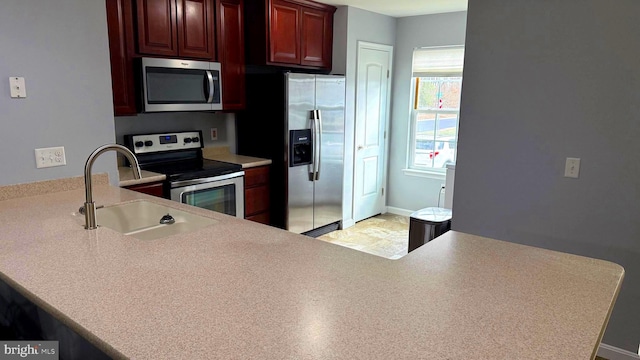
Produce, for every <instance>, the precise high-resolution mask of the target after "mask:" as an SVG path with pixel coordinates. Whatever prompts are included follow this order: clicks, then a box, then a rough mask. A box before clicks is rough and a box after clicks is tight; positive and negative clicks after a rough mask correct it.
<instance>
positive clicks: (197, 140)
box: [191, 136, 200, 142]
mask: <svg viewBox="0 0 640 360" xmlns="http://www.w3.org/2000/svg"><path fill="white" fill-rule="evenodd" d="M191 141H193V142H199V141H200V138H199V137H197V136H196V137H192V138H191Z"/></svg>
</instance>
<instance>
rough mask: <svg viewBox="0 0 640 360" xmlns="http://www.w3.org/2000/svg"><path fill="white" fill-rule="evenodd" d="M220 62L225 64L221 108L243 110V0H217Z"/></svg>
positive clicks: (223, 67)
mask: <svg viewBox="0 0 640 360" xmlns="http://www.w3.org/2000/svg"><path fill="white" fill-rule="evenodd" d="M216 3H217V6H216V9H217V16H218V22H217V24H218V28H217V41H216V44H217V46H218V61H220V63H221V65H222V86H223V88H224V90H223V92H222V108H223V109H224V110H240V109H244V104H245V67H244V62H245V59H244V15H243V13H244V9H243V8H244V6H243V5H244V4H243V1H242V0H217V1H216Z"/></svg>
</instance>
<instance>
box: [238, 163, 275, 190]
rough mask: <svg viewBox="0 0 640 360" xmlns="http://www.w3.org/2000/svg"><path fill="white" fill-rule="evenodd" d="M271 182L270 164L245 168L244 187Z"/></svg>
mask: <svg viewBox="0 0 640 360" xmlns="http://www.w3.org/2000/svg"><path fill="white" fill-rule="evenodd" d="M268 183H269V166H258V167H254V168H248V169H244V187H245V188H250V187H254V186H258V185H264V184H268Z"/></svg>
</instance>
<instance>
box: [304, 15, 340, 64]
mask: <svg viewBox="0 0 640 360" xmlns="http://www.w3.org/2000/svg"><path fill="white" fill-rule="evenodd" d="M301 19H302V24H301V31H300V41H301V45H300V51H301V52H302V54H301V56H300V64H302V65H309V66H317V67H321V68H327V69H331V54H332V51H333V49H332V45H333V12H327V11H322V10H317V9H311V8H307V7H302V15H301Z"/></svg>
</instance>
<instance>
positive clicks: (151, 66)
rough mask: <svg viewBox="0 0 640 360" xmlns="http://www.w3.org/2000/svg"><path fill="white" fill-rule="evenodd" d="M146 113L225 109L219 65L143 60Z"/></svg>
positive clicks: (143, 103)
mask: <svg viewBox="0 0 640 360" xmlns="http://www.w3.org/2000/svg"><path fill="white" fill-rule="evenodd" d="M141 64H142V69H141V73H142V77H141V78H142V105H143V111H144V112H157V111H207V110H222V79H221V74H220V63H217V62H207V61H194V60H179V59H158V58H142V59H141Z"/></svg>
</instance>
